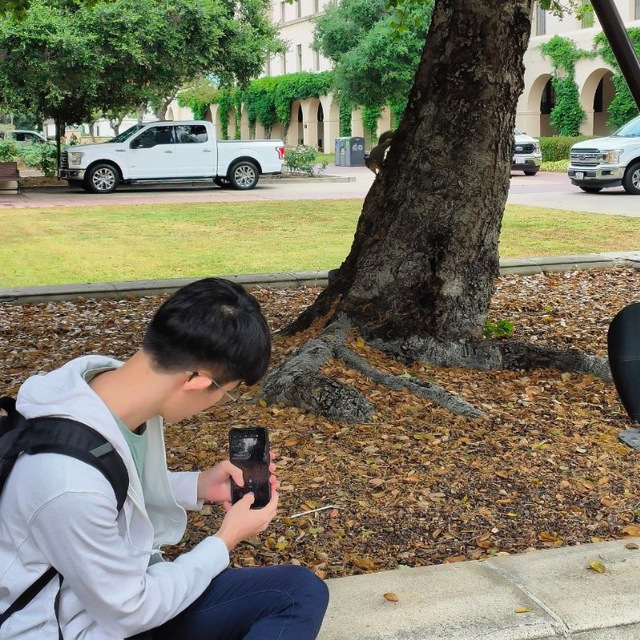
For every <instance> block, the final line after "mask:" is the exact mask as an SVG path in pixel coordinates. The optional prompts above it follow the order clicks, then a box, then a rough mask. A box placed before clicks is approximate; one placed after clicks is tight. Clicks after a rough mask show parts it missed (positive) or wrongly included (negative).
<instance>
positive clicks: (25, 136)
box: [0, 129, 47, 144]
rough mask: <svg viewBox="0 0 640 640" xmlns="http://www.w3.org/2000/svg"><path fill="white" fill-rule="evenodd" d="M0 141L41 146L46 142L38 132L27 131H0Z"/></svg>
mask: <svg viewBox="0 0 640 640" xmlns="http://www.w3.org/2000/svg"><path fill="white" fill-rule="evenodd" d="M0 140H7V141H12V142H17V143H19V144H21V143H26V144H42V143H44V142H47V139H46V138H45V137H44V136H43V135H42V134H41V133H40V132H39V131H29V130H27V129H12V130H10V131H0Z"/></svg>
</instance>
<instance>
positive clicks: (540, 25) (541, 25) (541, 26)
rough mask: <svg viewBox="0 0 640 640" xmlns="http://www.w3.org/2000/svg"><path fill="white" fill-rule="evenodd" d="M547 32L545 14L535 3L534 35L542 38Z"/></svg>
mask: <svg viewBox="0 0 640 640" xmlns="http://www.w3.org/2000/svg"><path fill="white" fill-rule="evenodd" d="M546 32H547V12H546V11H545V10H544V9H543V8H542V7H541V6H540V5H539V4H538V3H537V2H536V35H537V36H543V35H544V34H545V33H546Z"/></svg>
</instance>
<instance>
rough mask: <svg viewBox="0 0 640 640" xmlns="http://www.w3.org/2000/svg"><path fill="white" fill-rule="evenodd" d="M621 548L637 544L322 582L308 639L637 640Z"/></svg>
mask: <svg viewBox="0 0 640 640" xmlns="http://www.w3.org/2000/svg"><path fill="white" fill-rule="evenodd" d="M630 542H631V543H635V544H636V545H637V544H638V542H640V539H628V540H624V541H622V540H617V541H614V542H602V543H596V544H585V545H581V546H576V547H564V548H561V549H550V550H543V551H533V552H530V553H524V554H519V555H514V556H501V557H496V558H492V559H490V560H486V561H467V562H460V563H455V564H444V565H437V566H431V567H421V568H415V569H397V570H395V571H383V572H381V573H372V574H367V575H361V576H350V577H347V578H335V579H330V580H327V585H328V587H329V592H330V602H329V609H328V611H327V615H326V618H325V621H324V624H323V626H322V630H321V632H320V635H319V636H318V640H351V639H353V640H356V639H357V640H414V639H415V640H440V639H442V640H444V639H447V640H472V639H476V638H487V639H489V638H490V639H491V640H534V639H536V640H551V639H552V638H574V639H576V640H632V639H634V640H637V638H639V637H640V607H638V575H640V550H637V549H636V550H632V549H629V548H627V547H626V546H625V545H627V544H628V543H630ZM593 561H598V562H600V563H602V564H603V565H604V567H605V572H604V573H603V574H600V573H598V572H596V571H593V570H590V569H589V568H588V567H589V564H590V563H592V562H593ZM389 592H391V593H394V594H395V595H396V596H397V597H398V601H397V602H390V601H388V600H386V599H385V598H384V594H385V593H389Z"/></svg>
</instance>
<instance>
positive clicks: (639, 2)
mask: <svg viewBox="0 0 640 640" xmlns="http://www.w3.org/2000/svg"><path fill="white" fill-rule="evenodd" d="M634 14H635V15H634V16H633V18H634V20H640V0H636V8H635V11H634Z"/></svg>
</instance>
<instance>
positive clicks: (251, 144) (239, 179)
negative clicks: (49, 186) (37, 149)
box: [60, 120, 285, 193]
mask: <svg viewBox="0 0 640 640" xmlns="http://www.w3.org/2000/svg"><path fill="white" fill-rule="evenodd" d="M284 152H285V146H284V143H283V142H282V140H216V136H215V131H214V128H213V126H212V124H211V123H210V122H207V121H205V120H193V121H186V122H150V123H146V124H137V125H134V126H133V127H131V128H130V129H127V130H126V131H124V132H123V133H121V134H120V135H118V136H116V137H115V138H113V139H112V140H110V141H109V142H104V143H101V144H87V145H78V146H75V147H70V148H68V149H67V150H66V151H64V153H63V154H62V158H61V162H60V177H61V178H63V179H64V180H67V182H68V183H69V185H71V186H78V187H82V188H83V189H85V190H87V191H92V192H93V193H112V192H113V191H115V190H116V189H117V188H118V185H120V184H130V183H133V182H143V181H145V182H150V181H157V182H168V181H197V180H208V181H211V180H213V182H215V183H216V184H217V185H219V186H221V187H225V186H230V187H232V188H234V189H253V188H254V187H255V186H256V185H257V184H258V180H259V178H260V175H261V174H277V173H281V171H282V164H283V162H284Z"/></svg>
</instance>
